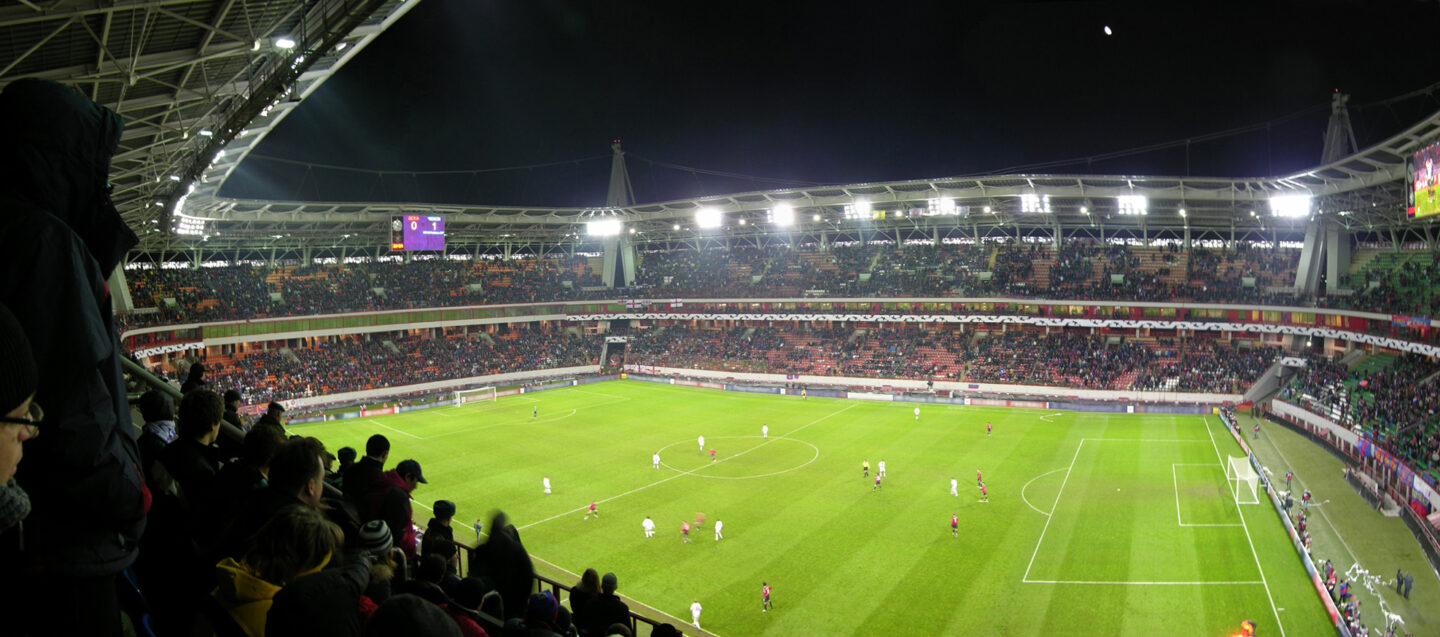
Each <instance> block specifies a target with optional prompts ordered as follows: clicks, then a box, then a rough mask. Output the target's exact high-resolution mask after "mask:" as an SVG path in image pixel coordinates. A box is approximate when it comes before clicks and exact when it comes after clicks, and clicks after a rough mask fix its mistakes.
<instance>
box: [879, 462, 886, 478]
mask: <svg viewBox="0 0 1440 637" xmlns="http://www.w3.org/2000/svg"><path fill="white" fill-rule="evenodd" d="M878 475H879V476H880V477H882V478H883V477H885V461H884V460H881V461H880V473H879V474H878Z"/></svg>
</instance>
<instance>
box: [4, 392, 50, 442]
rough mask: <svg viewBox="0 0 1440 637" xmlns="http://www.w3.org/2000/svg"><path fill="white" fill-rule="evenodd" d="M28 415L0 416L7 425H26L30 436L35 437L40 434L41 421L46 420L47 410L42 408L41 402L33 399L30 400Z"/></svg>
mask: <svg viewBox="0 0 1440 637" xmlns="http://www.w3.org/2000/svg"><path fill="white" fill-rule="evenodd" d="M27 415H28V416H29V418H7V417H5V416H0V423H4V424H7V425H25V429H26V430H28V431H29V433H30V437H31V438H34V437H35V436H38V435H40V423H41V422H44V420H45V410H44V409H41V408H40V404H39V403H37V402H35V401H33V400H32V401H30V411H29V412H28V413H27Z"/></svg>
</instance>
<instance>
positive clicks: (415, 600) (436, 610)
mask: <svg viewBox="0 0 1440 637" xmlns="http://www.w3.org/2000/svg"><path fill="white" fill-rule="evenodd" d="M365 635H366V636H367V637H461V635H460V628H459V627H458V626H456V625H455V622H454V620H452V619H451V618H450V617H449V616H448V615H446V614H445V611H443V610H440V607H439V606H436V605H434V604H432V603H430V602H427V601H425V600H424V599H421V598H419V597H416V596H414V595H396V596H394V597H391V598H390V599H389V600H388V601H386V602H385V603H384V604H381V605H380V607H379V608H377V609H375V614H373V615H371V616H370V621H369V622H368V623H367V624H366V625H365Z"/></svg>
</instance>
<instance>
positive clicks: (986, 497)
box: [980, 482, 990, 502]
mask: <svg viewBox="0 0 1440 637" xmlns="http://www.w3.org/2000/svg"><path fill="white" fill-rule="evenodd" d="M980 499H981V500H982V501H985V502H989V501H990V494H989V493H987V492H986V491H985V483H984V482H981V483H980Z"/></svg>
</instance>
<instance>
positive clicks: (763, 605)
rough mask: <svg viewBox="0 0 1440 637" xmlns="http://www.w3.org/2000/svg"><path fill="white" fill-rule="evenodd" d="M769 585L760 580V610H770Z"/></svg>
mask: <svg viewBox="0 0 1440 637" xmlns="http://www.w3.org/2000/svg"><path fill="white" fill-rule="evenodd" d="M771 608H772V607H771V606H770V585H769V584H766V583H765V582H760V612H762V613H763V612H765V611H767V610H770V609H771Z"/></svg>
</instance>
